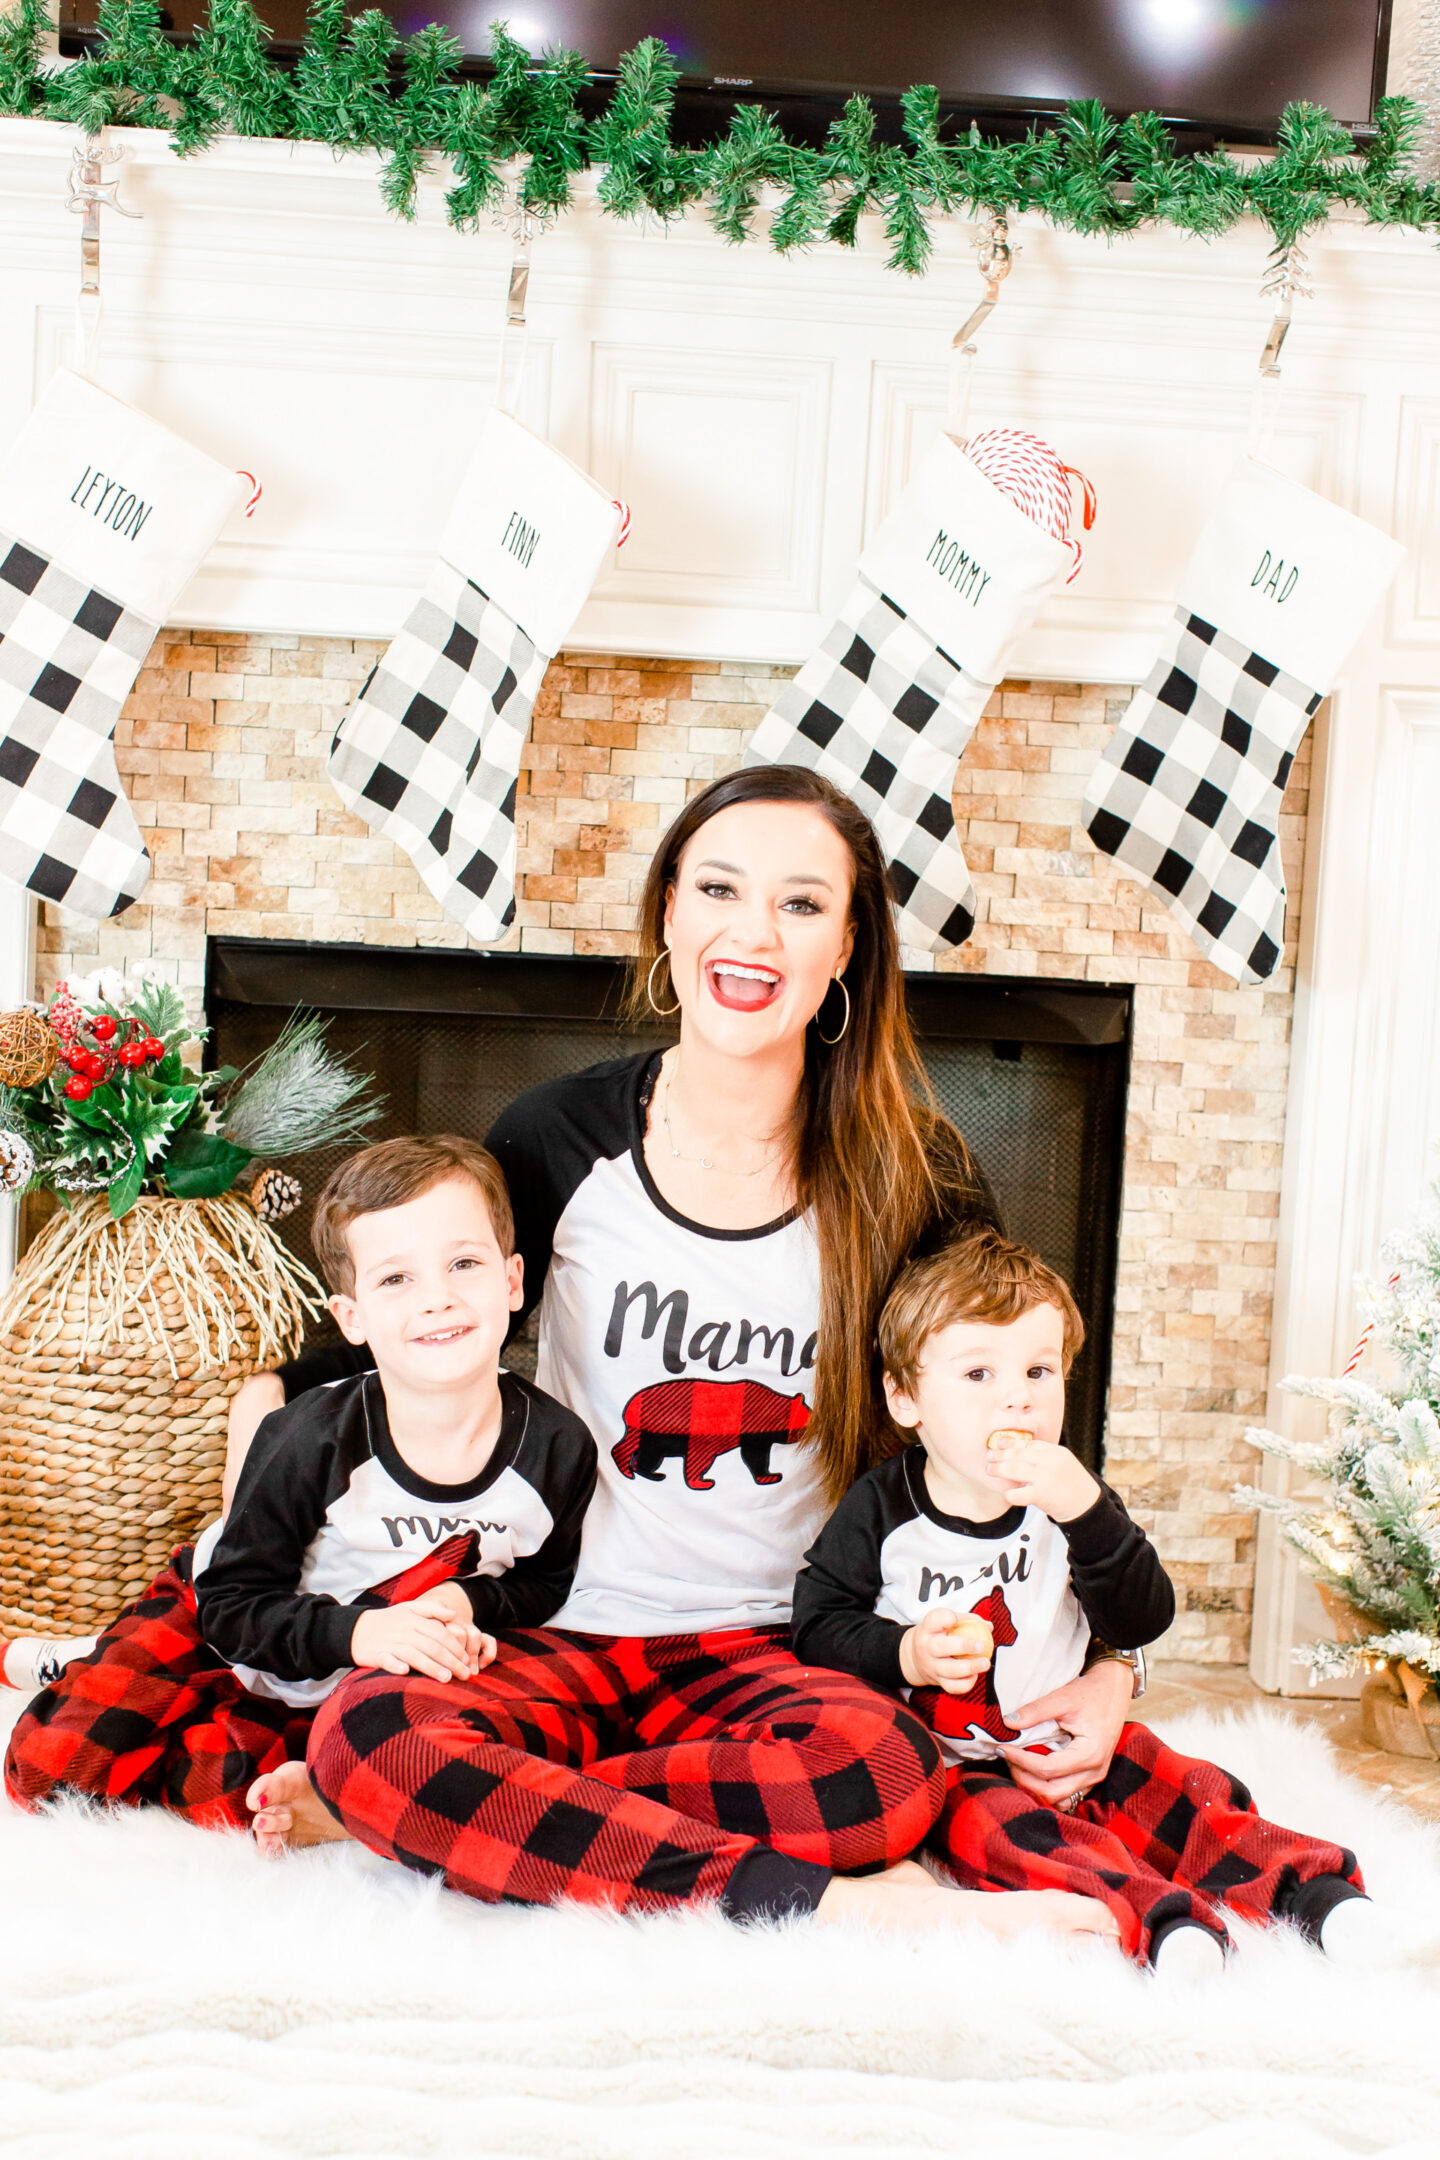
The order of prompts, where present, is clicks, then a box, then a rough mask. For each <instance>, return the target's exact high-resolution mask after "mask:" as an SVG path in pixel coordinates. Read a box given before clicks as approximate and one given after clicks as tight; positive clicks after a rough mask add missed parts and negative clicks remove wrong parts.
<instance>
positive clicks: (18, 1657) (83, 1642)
mask: <svg viewBox="0 0 1440 2160" xmlns="http://www.w3.org/2000/svg"><path fill="white" fill-rule="evenodd" d="M99 1640H100V1638H99V1636H98V1635H59V1636H50V1635H17V1636H15V1637H14V1639H13V1640H12V1641H10V1642H0V1679H3V1680H4V1682H5V1685H6V1687H13V1688H24V1690H25V1692H26V1694H27V1695H37V1694H38V1693H39V1692H40V1690H41V1688H47V1687H54V1685H55V1682H56V1681H57V1680H58V1679H59V1678H60V1675H61V1673H63V1672H64V1670H65V1667H66V1666H67V1665H68V1664H69V1663H70V1661H71V1659H72V1658H77V1657H89V1655H90V1652H91V1651H92V1650H93V1649H94V1648H95V1645H96V1643H97V1642H99Z"/></svg>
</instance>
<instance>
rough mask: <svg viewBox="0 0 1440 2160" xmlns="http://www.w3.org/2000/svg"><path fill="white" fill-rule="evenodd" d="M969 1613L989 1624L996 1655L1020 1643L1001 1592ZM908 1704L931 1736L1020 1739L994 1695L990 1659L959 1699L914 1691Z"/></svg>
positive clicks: (939, 1691) (993, 1593)
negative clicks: (942, 1734)
mask: <svg viewBox="0 0 1440 2160" xmlns="http://www.w3.org/2000/svg"><path fill="white" fill-rule="evenodd" d="M970 1610H971V1612H972V1613H973V1614H974V1615H975V1618H976V1619H977V1620H988V1621H989V1623H990V1625H991V1627H992V1628H993V1629H994V1631H995V1648H996V1650H997V1651H998V1650H1003V1649H1005V1648H1007V1647H1008V1646H1009V1644H1011V1643H1014V1642H1018V1641H1019V1640H1020V1638H1019V1636H1018V1635H1017V1634H1016V1632H1015V1622H1014V1621H1013V1620H1012V1619H1011V1617H1010V1608H1009V1606H1008V1605H1007V1604H1006V1602H1005V1592H1004V1591H1003V1590H1001V1589H998V1588H997V1589H994V1590H992V1591H991V1592H990V1595H989V1596H988V1597H986V1598H982V1599H981V1600H980V1603H979V1604H978V1605H972V1606H971V1608H970ZM910 1703H911V1707H912V1708H913V1709H914V1710H916V1711H918V1713H919V1715H920V1716H921V1717H923V1718H924V1720H925V1722H926V1724H927V1725H928V1726H929V1727H930V1730H931V1731H932V1732H937V1733H944V1734H946V1735H947V1736H948V1737H949V1738H950V1739H952V1740H981V1739H984V1738H985V1737H986V1735H987V1734H988V1736H989V1737H990V1739H992V1740H1018V1739H1019V1737H1020V1733H1019V1729H1018V1727H1016V1726H1014V1725H1007V1724H1006V1722H1005V1713H1004V1711H1003V1710H1002V1709H1001V1707H1000V1698H999V1696H998V1695H997V1694H996V1692H995V1660H994V1659H993V1658H992V1659H991V1660H990V1663H989V1664H988V1665H987V1666H986V1668H985V1670H984V1672H982V1673H977V1674H976V1675H975V1678H974V1680H973V1681H972V1683H971V1685H970V1686H969V1687H968V1688H967V1689H966V1691H965V1693H964V1694H963V1695H947V1694H946V1693H945V1690H944V1689H943V1688H916V1689H914V1690H913V1692H912V1694H911V1697H910Z"/></svg>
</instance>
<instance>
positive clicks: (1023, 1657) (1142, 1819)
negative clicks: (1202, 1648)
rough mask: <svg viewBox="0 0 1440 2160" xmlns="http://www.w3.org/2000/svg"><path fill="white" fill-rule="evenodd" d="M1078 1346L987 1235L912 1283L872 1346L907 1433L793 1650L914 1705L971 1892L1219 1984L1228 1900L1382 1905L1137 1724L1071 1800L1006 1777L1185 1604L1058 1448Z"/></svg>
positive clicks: (851, 1498)
mask: <svg viewBox="0 0 1440 2160" xmlns="http://www.w3.org/2000/svg"><path fill="white" fill-rule="evenodd" d="M1083 1339H1084V1328H1083V1325H1082V1322H1081V1319H1080V1315H1079V1312H1078V1311H1077V1309H1076V1306H1075V1301H1074V1299H1073V1297H1072V1296H1071V1294H1070V1291H1069V1290H1068V1288H1067V1287H1066V1285H1065V1284H1064V1283H1063V1282H1062V1281H1061V1279H1060V1277H1059V1276H1058V1275H1057V1274H1055V1272H1054V1271H1053V1269H1051V1268H1048V1267H1046V1266H1045V1264H1044V1262H1043V1261H1041V1260H1040V1259H1038V1258H1037V1257H1036V1255H1035V1254H1034V1253H1031V1252H1029V1251H1027V1250H1026V1248H1025V1247H1024V1246H1021V1245H1016V1244H1013V1243H1011V1242H1010V1241H1009V1240H1008V1239H1006V1238H1003V1237H1001V1236H999V1235H998V1233H996V1232H994V1231H985V1232H982V1233H980V1234H978V1235H975V1236H973V1237H970V1238H967V1239H965V1240H963V1241H961V1242H960V1243H957V1244H955V1245H952V1246H949V1247H948V1248H946V1249H945V1250H944V1251H942V1252H939V1253H937V1254H935V1255H933V1256H932V1257H929V1258H925V1259H921V1260H917V1261H915V1262H913V1263H912V1264H911V1265H910V1266H909V1267H908V1268H906V1269H905V1271H904V1272H903V1273H902V1274H901V1276H900V1278H899V1280H898V1281H897V1283H896V1284H895V1287H894V1289H893V1291H892V1292H891V1294H890V1297H889V1299H888V1301H887V1303H886V1305H885V1309H884V1311H883V1313H882V1314H881V1318H880V1354H881V1359H882V1363H883V1367H884V1376H885V1394H886V1399H887V1401H888V1403H889V1406H890V1412H891V1415H892V1417H893V1418H894V1420H895V1422H896V1424H897V1425H899V1426H900V1427H901V1428H902V1429H903V1430H905V1431H906V1432H908V1433H909V1434H912V1435H913V1436H914V1441H915V1444H913V1445H910V1446H907V1447H904V1448H902V1449H901V1451H900V1452H899V1453H898V1454H896V1455H895V1456H893V1457H892V1458H891V1459H890V1460H889V1461H888V1462H884V1463H882V1464H881V1465H880V1466H879V1467H878V1468H877V1469H875V1470H871V1471H869V1472H868V1473H867V1474H866V1475H865V1476H864V1477H862V1478H861V1479H860V1480H859V1482H858V1483H857V1484H856V1485H854V1486H853V1487H852V1488H851V1490H850V1491H849V1492H848V1493H847V1494H846V1496H845V1498H844V1499H843V1500H842V1501H841V1503H840V1505H839V1507H838V1508H837V1509H836V1510H835V1513H834V1514H833V1515H832V1516H831V1518H830V1520H829V1522H828V1523H827V1524H826V1526H825V1528H824V1529H823V1530H822V1531H821V1533H820V1536H819V1539H818V1540H817V1542H816V1543H815V1545H814V1546H813V1547H812V1549H811V1551H810V1552H809V1553H808V1554H807V1555H806V1564H805V1567H804V1568H803V1570H802V1571H801V1574H800V1577H799V1580H798V1582H797V1584H796V1586H795V1615H794V1625H793V1642H794V1648H795V1653H796V1655H797V1657H799V1658H801V1659H802V1660H803V1661H804V1662H806V1663H807V1664H813V1665H828V1666H833V1667H835V1668H837V1669H838V1670H839V1671H841V1672H849V1673H855V1674H857V1675H858V1676H859V1677H860V1678H862V1679H865V1680H868V1681H870V1682H872V1683H873V1684H874V1685H876V1686H880V1687H891V1688H899V1689H901V1691H902V1692H904V1693H905V1694H907V1695H908V1696H909V1701H910V1708H911V1709H912V1710H914V1711H916V1712H918V1713H919V1715H920V1716H921V1717H922V1718H924V1720H925V1722H926V1723H927V1724H928V1725H929V1726H930V1728H931V1730H932V1731H933V1732H934V1734H935V1737H936V1739H937V1740H938V1741H939V1743H940V1748H941V1752H942V1754H943V1755H944V1756H945V1758H946V1762H947V1766H948V1791H947V1795H946V1800H945V1805H944V1807H943V1809H942V1810H941V1814H940V1818H939V1820H938V1822H937V1823H936V1825H935V1828H934V1830H933V1831H932V1832H931V1834H930V1837H929V1839H928V1840H927V1850H929V1851H930V1852H931V1853H933V1854H934V1855H935V1856H936V1857H937V1858H938V1859H940V1860H942V1861H944V1862H945V1863H946V1865H947V1866H948V1867H950V1868H951V1869H952V1870H953V1872H954V1874H955V1876H956V1877H957V1879H958V1880H959V1882H960V1883H961V1884H962V1886H964V1887H965V1888H967V1889H968V1888H978V1889H986V1890H1034V1889H1061V1890H1070V1891H1074V1892H1078V1893H1079V1894H1080V1895H1082V1896H1085V1897H1092V1898H1099V1899H1100V1900H1101V1901H1102V1902H1103V1903H1104V1904H1105V1905H1106V1906H1108V1907H1109V1909H1110V1911H1111V1912H1112V1913H1113V1914H1114V1916H1115V1918H1116V1920H1117V1921H1118V1923H1119V1927H1120V1937H1121V1942H1122V1945H1123V1947H1124V1948H1125V1949H1126V1950H1127V1951H1128V1953H1129V1954H1130V1956H1131V1957H1132V1958H1133V1959H1135V1961H1136V1962H1137V1963H1140V1964H1147V1963H1148V1964H1151V1965H1154V1964H1156V1963H1157V1962H1160V1963H1163V1964H1164V1965H1165V1966H1166V1967H1167V1969H1168V1968H1169V1967H1171V1966H1175V1967H1184V1968H1188V1969H1190V1970H1194V1971H1203V1970H1205V1969H1206V1967H1213V1968H1215V1969H1218V1967H1219V1965H1220V1963H1221V1960H1222V1958H1223V1956H1224V1954H1225V1952H1226V1950H1227V1949H1228V1948H1229V1947H1230V1937H1229V1933H1228V1931H1227V1928H1226V1925H1225V1913H1226V1911H1227V1910H1229V1911H1233V1912H1235V1913H1238V1914H1242V1915H1243V1916H1244V1917H1246V1918H1247V1919H1250V1920H1254V1921H1265V1920H1289V1921H1291V1922H1293V1923H1294V1924H1295V1925H1296V1926H1297V1927H1298V1928H1300V1929H1301V1931H1302V1932H1303V1933H1305V1934H1306V1935H1307V1936H1309V1937H1310V1939H1311V1940H1312V1941H1314V1942H1317V1943H1320V1944H1321V1945H1322V1946H1323V1947H1324V1948H1326V1949H1332V1948H1335V1947H1338V1945H1339V1943H1340V1941H1341V1939H1342V1938H1343V1937H1345V1936H1346V1935H1348V1934H1349V1933H1350V1932H1351V1931H1352V1930H1354V1931H1356V1932H1358V1931H1359V1928H1360V1927H1361V1926H1363V1924H1364V1918H1365V1916H1366V1915H1368V1914H1369V1913H1370V1912H1371V1911H1372V1910H1373V1908H1371V1907H1370V1906H1369V1904H1368V1901H1366V1899H1365V1896H1364V1885H1363V1883H1362V1881H1361V1877H1360V1871H1359V1869H1358V1867H1357V1866H1356V1864H1355V1859H1354V1856H1353V1855H1352V1854H1351V1853H1348V1852H1345V1851H1343V1850H1342V1849H1341V1848H1340V1847H1339V1846H1337V1845H1329V1844H1326V1843H1324V1842H1323V1841H1321V1840H1319V1839H1316V1838H1310V1837H1306V1836H1303V1835H1302V1834H1300V1833H1299V1832H1296V1831H1291V1830H1282V1829H1279V1828H1277V1826H1276V1825H1275V1824H1273V1823H1269V1822H1266V1821H1264V1820H1263V1819H1262V1818H1261V1817H1260V1816H1259V1815H1258V1814H1257V1813H1256V1811H1255V1807H1254V1803H1253V1802H1252V1800H1251V1798H1250V1795H1249V1793H1248V1792H1247V1791H1246V1789H1245V1787H1244V1786H1243V1785H1242V1784H1240V1782H1239V1780H1238V1779H1236V1778H1233V1777H1231V1776H1230V1775H1229V1774H1228V1772H1226V1771H1224V1770H1220V1769H1217V1768H1216V1767H1215V1765H1214V1764H1213V1763H1208V1762H1201V1761H1197V1760H1193V1759H1191V1758H1190V1757H1187V1756H1182V1755H1178V1754H1176V1753H1175V1751H1174V1750H1173V1749H1171V1748H1167V1747H1165V1746H1164V1745H1163V1744H1162V1743H1161V1742H1160V1741H1159V1740H1157V1739H1156V1738H1155V1736H1154V1734H1153V1733H1151V1732H1150V1731H1149V1730H1148V1729H1147V1728H1146V1727H1145V1726H1144V1725H1139V1724H1134V1723H1127V1724H1126V1725H1125V1726H1124V1728H1123V1729H1122V1731H1121V1735H1120V1740H1119V1744H1118V1745H1117V1747H1116V1750H1115V1754H1114V1757H1113V1759H1112V1761H1111V1764H1110V1768H1109V1770H1108V1772H1107V1774H1106V1776H1105V1777H1104V1778H1103V1779H1102V1780H1101V1781H1100V1783H1099V1784H1097V1785H1094V1786H1092V1787H1091V1788H1090V1789H1089V1791H1088V1792H1087V1793H1085V1794H1084V1795H1083V1797H1079V1798H1078V1799H1076V1800H1075V1801H1072V1802H1068V1803H1066V1805H1065V1807H1063V1808H1056V1807H1054V1806H1052V1805H1050V1804H1048V1803H1046V1802H1044V1801H1041V1800H1037V1799H1034V1798H1032V1797H1031V1796H1030V1795H1029V1794H1028V1793H1027V1792H1025V1791H1023V1790H1022V1789H1021V1787H1020V1786H1019V1785H1018V1784H1017V1783H1016V1782H1015V1780H1014V1778H1013V1777H1012V1776H1011V1772H1010V1761H1009V1759H1007V1758H1011V1759H1018V1760H1019V1761H1020V1762H1021V1763H1022V1764H1023V1762H1024V1755H1023V1752H1021V1751H1022V1750H1023V1749H1024V1748H1026V1747H1032V1748H1033V1747H1036V1746H1037V1745H1038V1746H1040V1747H1042V1748H1049V1747H1060V1746H1063V1745H1064V1744H1065V1741H1066V1739H1067V1737H1068V1736H1067V1735H1066V1734H1064V1733H1063V1732H1062V1731H1060V1730H1059V1729H1058V1728H1057V1727H1056V1726H1055V1725H1054V1724H1053V1722H1052V1723H1050V1724H1047V1725H1038V1726H1035V1725H1032V1726H1030V1727H1028V1728H1027V1727H1026V1726H1025V1725H1024V1724H1023V1723H1022V1713H1023V1711H1024V1709H1025V1707H1026V1705H1028V1704H1031V1703H1039V1701H1040V1699H1041V1698H1042V1697H1043V1696H1045V1695H1048V1694H1050V1693H1051V1692H1052V1691H1053V1690H1055V1689H1057V1688H1060V1687H1063V1686H1065V1685H1066V1684H1067V1683H1068V1682H1069V1681H1071V1680H1073V1679H1074V1678H1075V1677H1076V1675H1077V1674H1078V1673H1079V1672H1080V1671H1081V1670H1082V1669H1083V1667H1084V1664H1085V1662H1086V1658H1087V1655H1088V1654H1089V1652H1090V1648H1091V1644H1092V1641H1095V1640H1099V1641H1100V1642H1102V1643H1105V1644H1119V1645H1124V1646H1126V1647H1135V1646H1138V1645H1140V1644H1143V1643H1147V1642H1153V1641H1154V1639H1155V1638H1156V1636H1158V1635H1160V1634H1162V1633H1163V1632H1164V1630H1165V1629H1166V1628H1167V1627H1168V1626H1169V1624H1170V1621H1171V1619H1172V1617H1173V1615H1174V1609H1175V1600H1174V1592H1173V1590H1172V1589H1171V1586H1170V1583H1169V1580H1168V1578H1167V1577H1166V1575H1165V1572H1164V1570H1163V1568H1162V1567H1161V1565H1160V1561H1159V1559H1158V1557H1157V1555H1156V1553H1155V1551H1154V1548H1153V1547H1152V1546H1151V1545H1150V1543H1149V1541H1148V1539H1147V1538H1146V1537H1145V1536H1144V1534H1143V1532H1142V1531H1141V1530H1139V1529H1138V1528H1137V1526H1136V1525H1135V1524H1134V1523H1133V1522H1132V1521H1131V1520H1130V1517H1129V1516H1128V1514H1127V1513H1126V1511H1125V1508H1124V1505H1123V1504H1122V1502H1121V1501H1120V1499H1119V1497H1118V1496H1117V1495H1116V1494H1115V1493H1114V1492H1112V1491H1111V1489H1110V1488H1109V1486H1108V1485H1104V1484H1102V1483H1101V1482H1100V1480H1099V1479H1098V1478H1096V1477H1094V1476H1092V1474H1091V1473H1090V1471H1088V1470H1087V1469H1086V1468H1085V1466H1084V1465H1083V1463H1081V1462H1080V1461H1079V1459H1078V1457H1076V1456H1075V1455H1073V1454H1072V1453H1071V1452H1070V1450H1069V1449H1068V1448H1066V1447H1064V1446H1063V1445H1061V1428H1062V1426H1063V1424H1064V1418H1065V1381H1066V1376H1067V1375H1068V1373H1069V1370H1070V1366H1071V1364H1072V1362H1073V1360H1074V1358H1075V1355H1076V1353H1077V1351H1078V1350H1079V1348H1080V1345H1081V1343H1082V1341H1083Z"/></svg>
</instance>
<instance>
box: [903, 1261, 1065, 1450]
mask: <svg viewBox="0 0 1440 2160" xmlns="http://www.w3.org/2000/svg"><path fill="white" fill-rule="evenodd" d="M1036 1305H1058V1306H1059V1308H1060V1311H1061V1313H1062V1314H1063V1315H1064V1320H1065V1342H1064V1350H1063V1352H1062V1356H1063V1359H1064V1366H1065V1371H1066V1372H1067V1373H1068V1372H1069V1370H1070V1367H1071V1366H1072V1365H1073V1364H1074V1362H1075V1359H1076V1357H1077V1356H1078V1355H1079V1352H1080V1347H1081V1345H1082V1343H1083V1342H1084V1340H1085V1323H1084V1321H1083V1320H1082V1319H1081V1318H1080V1309H1079V1307H1078V1306H1077V1305H1076V1303H1075V1300H1074V1298H1073V1297H1072V1296H1071V1294H1070V1287H1069V1284H1068V1283H1066V1282H1065V1280H1064V1279H1063V1277H1062V1276H1059V1275H1057V1274H1056V1272H1055V1270H1054V1268H1052V1267H1047V1266H1046V1265H1045V1262H1044V1261H1043V1260H1042V1259H1041V1258H1040V1255H1039V1254H1038V1253H1034V1252H1031V1250H1030V1248H1029V1246H1028V1245H1017V1244H1016V1243H1015V1241H1014V1239H1013V1238H1007V1237H1002V1236H1001V1235H1000V1233H999V1231H998V1230H978V1231H975V1232H973V1233H972V1234H971V1235H970V1236H968V1237H964V1238H960V1239H958V1240H957V1241H956V1243H955V1244H953V1245H946V1246H944V1247H942V1249H941V1250H940V1251H939V1252H937V1253H931V1254H930V1255H928V1256H927V1257H926V1258H925V1259H923V1260H912V1261H911V1262H910V1264H909V1266H908V1267H905V1268H902V1269H901V1271H900V1274H899V1275H898V1276H897V1277H896V1279H895V1283H894V1286H893V1288H892V1289H891V1292H890V1295H889V1297H888V1298H887V1299H886V1300H885V1309H884V1311H883V1312H882V1313H881V1315H880V1361H881V1363H882V1365H883V1366H884V1368H885V1371H886V1372H887V1373H889V1375H890V1378H891V1379H892V1380H893V1381H894V1382H895V1384H896V1386H897V1387H900V1388H903V1389H904V1390H905V1392H906V1393H907V1394H908V1393H909V1392H910V1391H911V1389H912V1388H913V1387H914V1385H915V1382H916V1380H917V1379H918V1378H919V1374H920V1359H921V1356H922V1354H923V1352H924V1349H925V1345H926V1343H927V1342H928V1341H929V1340H930V1337H931V1336H932V1335H935V1334H938V1332H939V1331H940V1329H941V1328H946V1327H949V1326H950V1325H951V1323H952V1322H953V1321H956V1320H989V1321H994V1322H996V1323H998V1324H999V1325H1000V1326H1001V1327H1006V1326H1008V1325H1009V1323H1010V1322H1011V1321H1012V1320H1018V1319H1019V1318H1020V1317H1021V1315H1022V1314H1024V1313H1027V1312H1029V1311H1031V1309H1032V1308H1033V1307H1034V1306H1036ZM907 1437H913V1436H912V1435H907Z"/></svg>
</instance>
